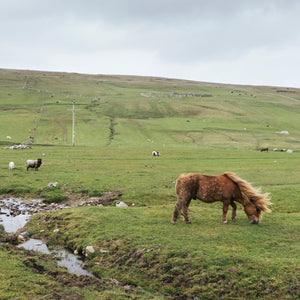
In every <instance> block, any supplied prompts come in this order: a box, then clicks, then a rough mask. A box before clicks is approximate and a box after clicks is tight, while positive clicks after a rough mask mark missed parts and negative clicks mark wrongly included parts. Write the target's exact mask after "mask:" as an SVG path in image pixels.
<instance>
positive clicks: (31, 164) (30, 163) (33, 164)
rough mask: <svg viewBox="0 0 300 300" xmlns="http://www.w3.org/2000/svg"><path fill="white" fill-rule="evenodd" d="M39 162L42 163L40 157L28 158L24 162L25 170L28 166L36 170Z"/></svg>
mask: <svg viewBox="0 0 300 300" xmlns="http://www.w3.org/2000/svg"><path fill="white" fill-rule="evenodd" d="M41 164H42V160H41V159H40V158H38V159H37V160H31V159H29V160H27V162H26V167H27V171H28V169H29V168H35V170H36V171H38V169H39V167H40V166H41Z"/></svg>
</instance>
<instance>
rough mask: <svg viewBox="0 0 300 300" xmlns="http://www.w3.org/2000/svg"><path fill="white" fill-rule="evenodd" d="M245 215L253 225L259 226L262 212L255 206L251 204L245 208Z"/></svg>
mask: <svg viewBox="0 0 300 300" xmlns="http://www.w3.org/2000/svg"><path fill="white" fill-rule="evenodd" d="M244 210H245V213H246V215H247V217H248V219H249V220H250V223H251V224H258V223H259V220H260V219H261V210H260V209H259V208H257V207H256V206H255V205H254V204H249V205H247V206H245V207H244Z"/></svg>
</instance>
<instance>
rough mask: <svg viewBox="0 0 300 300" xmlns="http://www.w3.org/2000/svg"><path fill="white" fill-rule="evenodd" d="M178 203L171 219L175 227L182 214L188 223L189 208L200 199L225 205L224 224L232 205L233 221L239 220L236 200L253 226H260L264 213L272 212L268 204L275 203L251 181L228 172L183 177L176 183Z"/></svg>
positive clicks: (193, 174) (192, 174) (194, 174)
mask: <svg viewBox="0 0 300 300" xmlns="http://www.w3.org/2000/svg"><path fill="white" fill-rule="evenodd" d="M175 190H176V195H177V203H176V204H175V209H174V212H173V216H172V220H171V221H172V223H173V224H176V220H177V218H178V215H179V214H180V212H181V211H182V215H183V217H184V220H185V222H186V223H191V221H190V220H189V218H188V207H189V205H190V202H191V200H192V199H199V200H201V201H203V202H206V203H211V202H215V201H221V202H223V214H222V221H223V223H224V224H227V223H228V222H227V219H226V214H227V211H228V207H229V205H231V206H232V216H231V218H232V220H234V221H235V220H236V204H235V201H237V202H239V203H241V204H242V205H243V206H244V211H245V213H246V215H247V217H248V219H249V220H250V223H251V224H258V222H259V221H260V220H261V217H262V212H271V210H270V209H269V208H268V207H267V205H271V204H272V203H271V202H270V200H269V199H268V196H269V194H260V192H259V191H258V190H256V189H255V188H253V187H252V186H251V185H250V184H249V183H248V182H246V181H245V180H243V179H241V178H239V177H237V176H236V175H235V174H234V173H230V172H226V173H224V174H221V175H217V176H208V175H202V174H196V173H190V174H187V175H180V176H179V178H178V179H177V182H176V187H175Z"/></svg>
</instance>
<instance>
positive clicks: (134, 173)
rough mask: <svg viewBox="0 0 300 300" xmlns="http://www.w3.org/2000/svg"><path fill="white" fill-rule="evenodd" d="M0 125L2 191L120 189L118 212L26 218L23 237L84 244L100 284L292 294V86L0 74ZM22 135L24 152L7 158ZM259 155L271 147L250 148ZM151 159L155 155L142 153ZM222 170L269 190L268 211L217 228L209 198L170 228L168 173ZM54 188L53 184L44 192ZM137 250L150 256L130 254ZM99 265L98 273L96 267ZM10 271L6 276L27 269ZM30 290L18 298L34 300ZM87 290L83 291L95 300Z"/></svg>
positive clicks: (58, 195) (296, 96)
mask: <svg viewBox="0 0 300 300" xmlns="http://www.w3.org/2000/svg"><path fill="white" fill-rule="evenodd" d="M73 100H75V102H76V105H75V108H76V112H75V147H72V101H73ZM0 123H1V124H2V125H1V126H0V146H1V147H0V180H1V181H0V194H9V195H14V196H22V197H27V198H32V197H35V198H39V197H44V198H46V199H47V198H48V199H52V200H54V201H55V199H56V200H58V201H59V200H62V199H64V196H66V195H69V194H70V193H75V194H77V195H78V197H80V195H81V194H82V193H84V194H90V195H93V194H96V193H101V192H105V191H108V190H121V191H122V193H123V194H122V196H121V198H120V200H122V201H124V202H126V203H128V204H129V205H131V204H132V203H134V207H130V208H129V209H126V210H121V211H116V210H115V208H113V207H110V208H102V209H101V208H96V209H95V208H77V209H70V210H67V211H66V212H63V211H62V212H55V213H52V214H48V215H47V217H45V215H40V216H37V217H35V218H34V219H33V220H32V221H31V222H30V225H29V227H30V228H31V231H32V232H33V233H35V235H36V236H38V237H40V236H44V237H46V238H47V239H48V240H49V242H50V243H54V242H55V243H60V244H66V245H67V246H68V247H70V248H72V249H73V250H74V248H76V247H78V248H82V247H84V246H86V245H88V244H90V243H92V244H93V246H94V247H95V248H96V249H97V255H96V256H95V257H93V258H91V260H90V261H88V262H87V263H88V264H89V266H90V268H91V269H92V270H93V272H94V273H95V274H96V275H97V276H98V277H99V278H119V280H121V281H122V282H123V283H124V284H129V285H132V286H135V287H138V288H142V289H143V292H141V293H140V291H138V290H136V289H135V290H134V291H132V293H131V295H133V296H132V297H134V295H136V297H141V298H143V297H145V299H146V298H149V297H150V298H151V297H152V298H155V297H156V298H157V299H159V298H161V299H163V298H165V297H166V299H168V298H167V297H171V298H174V299H177V298H176V297H177V296H178V297H179V296H180V295H183V296H182V297H183V298H182V299H186V298H184V297H188V296H190V297H199V299H200V298H201V297H205V298H208V299H215V298H217V297H223V298H228V299H232V298H240V299H244V298H248V299H249V297H250V298H251V299H252V298H256V297H258V298H267V299H271V298H274V297H279V298H282V299H288V298H290V299H294V298H297V297H300V283H299V271H300V260H299V255H298V253H299V251H300V248H299V243H297V241H299V233H300V232H299V225H300V224H299V222H300V214H299V207H300V196H299V195H300V187H299V182H300V169H299V167H298V166H299V165H300V129H299V128H300V90H299V89H292V88H284V87H264V86H261V87H259V86H235V85H223V84H217V83H205V82H193V81H184V80H174V79H166V78H154V77H134V76H106V75H83V74H70V73H54V72H52V73H51V72H34V71H18V70H3V69H0ZM285 131H287V132H288V134H284V132H285ZM7 136H10V137H11V139H8V138H7ZM30 136H31V137H34V143H33V144H32V149H30V150H11V149H7V147H10V146H12V145H16V144H19V143H23V142H26V141H29V137H30ZM264 147H268V148H269V152H260V151H259V150H260V149H261V148H264ZM274 148H277V149H278V150H283V151H282V152H281V151H273V149H274ZM288 149H289V150H292V153H287V152H286V150H288ZM153 150H157V151H159V152H160V153H161V154H162V155H161V156H160V157H153V156H151V152H152V151H153ZM37 158H42V160H43V164H42V166H41V167H40V170H39V171H38V172H35V171H34V170H29V171H28V172H27V171H26V168H25V162H26V160H27V159H37ZM10 161H14V163H15V165H16V169H15V170H14V171H9V170H8V163H9V162H10ZM225 171H232V172H236V173H237V174H238V175H239V176H240V177H241V178H243V179H246V180H247V181H249V182H251V183H252V184H253V185H254V186H255V187H261V188H262V191H263V192H269V193H270V194H271V201H272V202H273V203H274V205H273V206H272V210H273V212H272V214H270V215H269V214H268V215H265V216H264V219H263V220H262V222H261V224H259V225H257V226H250V224H249V223H248V220H247V219H246V215H245V214H244V212H243V211H242V207H241V206H239V207H238V221H237V222H236V223H234V224H232V225H229V226H225V225H223V224H222V223H221V221H220V216H221V204H220V203H214V204H204V203H200V202H197V201H193V202H192V203H191V210H194V211H195V212H194V213H192V214H191V220H192V222H193V224H192V225H191V226H187V225H185V224H183V222H179V224H178V225H177V226H175V227H174V226H171V224H170V218H171V214H172V211H173V208H174V204H175V202H176V197H175V193H174V185H175V184H174V183H175V181H176V179H177V177H178V175H179V174H181V173H188V172H198V173H205V174H220V173H222V172H225ZM55 181H57V182H58V187H57V188H56V189H53V190H49V189H45V188H46V186H47V184H48V183H49V182H55ZM52 200H51V201H52ZM133 216H134V217H133ZM41 220H43V222H42V223H41ZM74 220H75V221H74ZM77 220H78V221H77ZM104 223H105V224H104ZM54 224H55V226H58V227H59V228H60V229H61V231H63V233H62V234H61V235H60V236H59V237H54V236H53V234H52V232H53V228H54V227H53V226H54ZM78 224H80V226H79V225H78ZM101 224H102V225H101ZM40 227H42V228H43V230H44V233H40V231H39V228H40ZM79 228H80V229H79ZM133 232H135V233H133ZM108 241H110V242H108ZM117 244H118V245H119V250H118V249H116V247H115V246H116V245H117ZM102 247H106V248H107V249H108V250H109V251H110V252H111V253H113V258H114V261H112V260H111V258H109V257H107V256H105V255H104V256H103V255H102V254H101V252H100V250H101V248H102ZM142 249H146V250H147V249H148V250H149V249H152V250H149V251H148V252H145V251H146V250H143V251H142V252H143V253H142V252H141V255H140V256H136V254H134V253H136V251H141V250H142ZM153 249H156V250H155V251H154V250H153ZM158 249H159V250H158ZM207 249H209V250H208V251H207ZM1 251H2V252H1ZM1 251H0V253H2V256H3V259H4V260H5V257H6V254H5V251H4V250H3V247H2V248H1ZM153 251H154V252H155V253H157V254H155V255H154V254H153V253H154V252H153ZM144 252H145V253H144ZM126 253H130V255H127V254H126ZM152 254H153V255H152ZM13 255H18V256H19V255H21V254H20V253H18V254H13ZM244 255H245V256H244ZM120 257H123V259H122V260H118V258H120ZM198 258H199V259H200V258H201V259H200V260H198ZM18 259H20V260H22V258H18ZM99 261H101V262H102V263H103V266H106V268H102V267H97V266H98V265H97V263H99ZM143 263H144V265H143ZM158 265H160V266H161V268H159V267H158ZM259 266H261V268H259ZM1 267H3V268H4V265H3V264H1V263H0V269H1ZM17 268H20V274H19V273H17V274H14V276H16V277H18V276H21V269H22V268H25V267H24V266H22V263H21V266H20V267H17ZM232 268H234V269H232ZM230 270H231V271H233V272H231V271H230ZM156 271H157V272H156ZM185 271H186V272H185ZM6 272H12V270H10V269H9V268H8V270H6ZM143 273H144V274H148V275H147V276H143ZM219 276H221V277H219ZM210 278H211V281H210ZM218 278H219V279H218ZM30 280H33V281H34V282H36V281H37V282H38V280H39V279H38V277H37V278H36V277H33V278H31V279H28V282H25V283H24V285H25V290H26V289H29V287H30V282H29V281H30ZM150 281H151V284H150ZM152 281H153V282H152ZM161 282H163V285H162V286H161V284H160V283H161ZM183 282H187V283H186V285H185V284H183ZM218 282H219V283H218ZM224 285H225V286H226V288H224ZM176 287H177V288H176ZM263 287H264V288H263ZM222 288H223V289H224V291H223V292H221V289H222ZM0 289H1V286H0ZM256 289H258V290H259V292H256ZM64 292H65V291H64ZM34 293H36V294H33V295H32V294H30V293H29V292H28V293H27V294H26V293H25V292H24V294H23V297H24V295H25V297H26V295H27V296H28V295H30V296H34V295H35V296H37V295H42V293H43V292H42V291H40V292H39V291H38V289H37V290H36V291H35V292H34ZM39 293H40V294H39ZM61 293H62V292H61ZM89 293H91V294H89ZM93 293H94V292H92V291H88V292H87V291H86V292H85V294H84V295H81V296H82V297H83V298H86V299H88V298H89V296H88V295H94V297H95V298H97V297H99V299H101V297H104V296H103V294H102V296H101V295H99V293H96V292H95V294H93ZM113 293H114V292H112V294H113ZM112 294H110V296H107V299H110V297H111V295H112ZM5 295H6V297H8V296H9V297H16V296H18V295H17V294H9V293H8V292H7V294H5ZM61 295H62V294H61ZM115 295H116V294H115ZM19 296H22V295H21V294H19ZM123 296H124V294H123V293H120V298H119V299H123V298H122V297H123ZM4 297H5V296H4ZM90 297H92V296H90ZM4 299H6V298H4ZM103 299H105V298H103ZM116 299H117V297H116ZM178 299H181V298H178ZM195 299H196V298H195Z"/></svg>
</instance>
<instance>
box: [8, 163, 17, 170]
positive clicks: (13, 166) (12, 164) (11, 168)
mask: <svg viewBox="0 0 300 300" xmlns="http://www.w3.org/2000/svg"><path fill="white" fill-rule="evenodd" d="M14 168H15V164H14V162H13V161H11V162H10V163H9V164H8V169H9V170H13V169H14Z"/></svg>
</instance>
